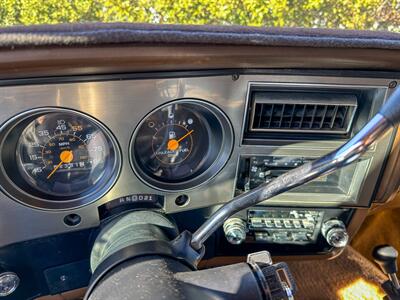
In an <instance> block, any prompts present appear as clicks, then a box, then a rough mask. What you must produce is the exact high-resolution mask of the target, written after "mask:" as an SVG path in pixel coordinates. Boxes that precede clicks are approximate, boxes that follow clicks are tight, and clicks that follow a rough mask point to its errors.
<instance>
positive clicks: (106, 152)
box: [16, 112, 115, 198]
mask: <svg viewBox="0 0 400 300" xmlns="http://www.w3.org/2000/svg"><path fill="white" fill-rule="evenodd" d="M16 156H17V159H18V168H19V170H20V173H21V175H22V177H23V178H24V179H25V181H26V182H27V183H28V184H29V185H30V186H31V187H32V188H33V189H35V190H38V191H40V192H42V193H43V194H44V195H47V196H56V197H62V198H69V197H75V196H79V195H83V194H85V193H87V192H88V191H90V190H93V188H94V187H96V185H97V184H98V183H100V181H102V180H104V176H110V172H109V171H110V168H111V169H112V168H113V165H114V160H115V150H114V145H113V144H112V142H111V140H110V138H109V137H108V136H107V135H106V134H105V133H104V132H103V130H102V129H101V128H100V127H99V126H97V125H96V124H95V123H94V122H93V121H92V120H90V119H88V118H86V117H84V116H82V115H78V114H75V113H65V112H57V113H49V114H45V115H42V116H39V117H38V118H36V119H34V120H33V121H31V122H30V123H29V124H28V125H27V127H26V128H25V129H24V130H23V131H22V134H21V137H20V138H19V140H18V144H17V155H16Z"/></svg>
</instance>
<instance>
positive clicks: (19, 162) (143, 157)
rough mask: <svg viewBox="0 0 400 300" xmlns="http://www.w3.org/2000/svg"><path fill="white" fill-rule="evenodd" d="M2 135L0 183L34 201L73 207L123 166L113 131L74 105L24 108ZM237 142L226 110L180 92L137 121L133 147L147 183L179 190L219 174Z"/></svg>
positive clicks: (105, 187) (101, 189)
mask: <svg viewBox="0 0 400 300" xmlns="http://www.w3.org/2000/svg"><path fill="white" fill-rule="evenodd" d="M0 142H1V147H0V151H1V168H2V170H1V172H0V179H1V180H2V182H4V184H3V185H2V188H3V190H4V191H5V192H6V193H7V194H8V195H9V196H11V197H12V198H13V199H15V200H17V201H19V202H22V203H23V204H26V205H28V206H31V207H36V208H42V209H71V208H77V207H80V206H83V205H86V204H88V203H91V202H93V201H96V200H98V199H99V198H101V197H102V196H103V195H105V194H106V193H107V192H108V191H109V190H110V188H111V187H112V186H113V185H114V184H115V182H116V180H117V179H118V176H119V173H120V170H121V165H122V164H121V162H122V155H121V153H122V151H121V149H120V147H119V144H118V142H117V141H116V139H115V137H114V135H113V134H112V132H111V131H110V130H109V129H108V128H107V127H106V125H105V124H102V123H101V122H99V121H98V120H96V119H94V118H93V117H91V116H90V115H87V114H85V113H82V112H79V111H75V110H70V109H64V108H42V109H36V110H31V111H28V112H24V113H22V114H20V115H17V116H15V117H14V118H12V119H11V120H9V121H8V122H7V123H6V124H5V125H3V126H2V128H1V135H0ZM232 147H233V130H232V127H231V125H230V122H229V120H228V119H227V117H226V116H225V115H224V113H223V112H222V111H220V110H219V109H218V108H217V107H216V106H214V105H212V104H210V103H208V102H205V101H201V100H195V99H181V100H176V101H173V102H170V103H167V104H165V105H163V106H161V107H158V108H156V109H155V110H153V111H152V112H150V113H149V114H148V115H147V116H146V117H145V118H144V119H143V120H142V121H141V122H140V123H139V125H138V126H137V128H136V130H134V133H133V135H132V139H131V143H130V150H129V151H128V153H130V162H131V166H132V168H133V171H134V172H135V173H136V174H137V176H138V177H139V178H140V180H142V181H143V182H144V183H145V184H146V185H148V186H150V187H151V188H155V189H158V190H164V191H181V190H187V189H190V188H194V187H196V186H198V185H201V184H202V183H204V182H206V181H207V180H209V179H210V178H212V177H213V176H214V175H216V174H217V173H218V172H219V171H220V170H221V169H222V168H223V166H224V165H225V163H226V162H227V160H228V158H229V156H230V154H231V151H232ZM124 159H127V158H124Z"/></svg>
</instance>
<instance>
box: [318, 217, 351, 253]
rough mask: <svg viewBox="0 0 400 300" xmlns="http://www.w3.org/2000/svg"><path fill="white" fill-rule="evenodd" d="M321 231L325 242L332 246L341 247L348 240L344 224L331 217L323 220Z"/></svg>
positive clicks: (344, 245)
mask: <svg viewBox="0 0 400 300" xmlns="http://www.w3.org/2000/svg"><path fill="white" fill-rule="evenodd" d="M321 231H322V235H323V236H324V237H325V239H326V241H327V243H328V244H329V245H331V246H332V247H335V248H343V247H346V245H347V243H348V242H349V235H348V234H347V230H346V225H344V223H343V222H342V221H340V220H336V219H332V220H328V221H326V222H324V224H322V229H321Z"/></svg>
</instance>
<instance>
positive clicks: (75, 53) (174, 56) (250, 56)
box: [0, 44, 400, 79]
mask: <svg viewBox="0 0 400 300" xmlns="http://www.w3.org/2000/svg"><path fill="white" fill-rule="evenodd" d="M251 68H253V69H333V70H369V71H371V70H373V71H375V70H379V71H399V70H400V58H399V55H398V51H396V50H386V49H353V48H350V49H343V48H307V47H261V46H260V47H257V46H223V45H214V46H204V45H157V44H155V45H143V44H137V45H121V46H90V47H71V48H60V47H49V48H44V47H42V48H34V49H18V48H17V49H13V50H5V49H3V50H1V51H0V76H1V78H4V79H10V78H27V77H38V76H39V77H44V76H68V75H93V74H115V73H126V72H154V71H183V70H186V71H187V70H190V71H193V70H217V69H251Z"/></svg>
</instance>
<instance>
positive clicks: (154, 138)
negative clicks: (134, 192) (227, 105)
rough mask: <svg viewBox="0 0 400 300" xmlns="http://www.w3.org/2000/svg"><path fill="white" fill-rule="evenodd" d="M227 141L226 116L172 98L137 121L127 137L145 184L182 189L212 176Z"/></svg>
mask: <svg viewBox="0 0 400 300" xmlns="http://www.w3.org/2000/svg"><path fill="white" fill-rule="evenodd" d="M232 142H233V133H232V129H231V127H230V124H229V121H228V120H227V118H226V117H225V115H224V114H223V113H222V112H221V111H220V110H219V109H217V108H216V107H215V106H213V105H211V104H209V103H207V102H203V101H199V100H192V99H183V100H177V101H174V102H171V103H169V104H166V105H164V106H162V107H160V108H158V109H156V110H155V111H153V112H151V113H150V114H149V115H148V116H147V117H146V118H145V119H144V120H142V122H141V123H140V125H139V126H138V128H137V129H136V130H135V133H134V136H133V138H132V143H131V145H132V146H131V160H132V164H133V168H134V170H135V171H136V173H137V174H138V175H139V177H140V178H141V179H142V180H143V181H145V182H146V183H147V184H149V185H151V186H153V187H156V188H159V189H163V190H183V189H187V188H191V187H194V186H197V185H199V184H201V183H203V182H205V181H207V180H208V179H210V178H212V177H213V176H214V175H216V174H217V173H218V171H219V170H220V169H221V168H222V167H223V166H224V165H225V163H226V161H227V159H228V157H229V154H230V152H231V149H232Z"/></svg>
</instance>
